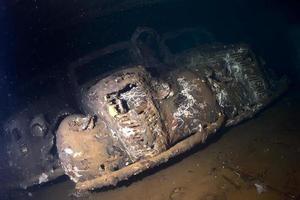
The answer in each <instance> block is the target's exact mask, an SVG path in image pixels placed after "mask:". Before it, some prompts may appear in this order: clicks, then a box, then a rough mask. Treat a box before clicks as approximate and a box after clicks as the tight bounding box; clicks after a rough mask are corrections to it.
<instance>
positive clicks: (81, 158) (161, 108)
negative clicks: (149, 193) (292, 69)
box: [51, 28, 287, 191]
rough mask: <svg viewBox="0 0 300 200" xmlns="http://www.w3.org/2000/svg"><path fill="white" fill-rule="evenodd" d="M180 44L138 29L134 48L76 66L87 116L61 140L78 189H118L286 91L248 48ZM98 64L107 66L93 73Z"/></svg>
mask: <svg viewBox="0 0 300 200" xmlns="http://www.w3.org/2000/svg"><path fill="white" fill-rule="evenodd" d="M175 37H176V34H175V35H172V36H170V35H166V37H162V38H160V37H159V36H158V34H157V33H156V32H155V31H154V30H152V29H149V28H139V29H137V31H136V32H135V33H134V35H133V36H132V39H131V41H128V42H122V43H119V44H115V45H112V46H109V47H107V48H105V49H102V50H100V51H98V52H95V53H93V54H91V55H88V56H86V57H84V58H81V59H79V60H78V61H76V62H74V63H72V64H71V65H70V67H69V69H70V71H69V74H70V80H71V82H72V84H73V88H74V94H75V98H76V100H77V102H78V106H79V107H80V110H81V111H82V113H83V114H75V115H69V116H67V117H66V118H65V119H63V120H62V122H61V123H60V125H59V127H58V129H57V131H56V135H55V136H56V148H57V154H58V159H59V162H60V167H62V168H63V170H64V173H65V174H67V175H68V176H69V177H70V178H71V179H72V180H73V181H74V182H75V183H76V189H77V190H79V191H85V190H93V189H96V188H101V187H104V186H109V185H116V184H117V183H118V182H120V181H122V180H126V179H128V178H130V177H131V176H134V175H137V174H139V173H141V172H143V171H145V170H147V169H149V168H153V167H155V166H158V165H160V164H161V163H165V162H167V161H168V160H169V159H170V158H172V157H174V156H176V155H179V154H181V153H183V152H186V151H188V150H189V149H191V148H193V147H194V146H196V145H198V144H200V143H203V142H205V141H206V139H207V137H208V136H209V135H212V134H213V133H215V132H216V131H218V130H219V129H221V128H222V127H228V126H232V125H235V124H237V123H239V122H241V121H242V120H245V119H249V118H251V117H252V116H254V115H255V114H256V113H257V112H258V111H260V110H261V109H262V108H263V107H265V106H266V105H268V104H269V103H270V102H271V101H272V100H274V99H275V98H277V97H278V96H279V95H280V94H282V92H283V91H284V90H285V89H286V87H287V80H286V79H285V78H281V79H279V78H274V77H273V76H272V77H271V75H270V74H269V73H267V72H266V70H265V69H264V68H263V66H262V64H261V62H260V61H259V60H258V59H257V57H256V56H255V55H254V53H253V52H252V51H251V50H250V49H249V47H248V46H247V45H243V44H237V45H220V44H218V45H214V44H209V45H198V44H197V45H196V46H193V47H191V48H188V49H185V50H183V51H181V52H178V51H177V52H175V53H174V52H172V51H171V50H170V48H169V47H168V45H167V43H166V41H167V40H170V38H171V39H172V38H175ZM116 55H117V57H115V56H116ZM124 55H125V56H124ZM98 58H105V59H102V60H101V59H100V60H101V62H100V64H99V65H98V64H96V68H94V69H93V70H92V73H86V71H87V70H86V69H87V68H88V66H91V63H92V62H93V61H94V60H96V59H98ZM122 59H123V60H125V61H123V60H122ZM111 60H113V61H114V62H116V61H118V62H117V63H116V64H112V63H111V62H110V61H111ZM101 65H102V66H101ZM100 68H102V69H103V68H108V69H109V71H107V72H105V71H101V70H100V71H99V69H100ZM95 69H96V71H95ZM97 70H98V71H97ZM78 74H80V75H81V77H79V75H78ZM85 74H89V75H92V78H90V77H89V78H86V77H85V76H84V75H85ZM82 76H83V77H82ZM51 141H52V140H51Z"/></svg>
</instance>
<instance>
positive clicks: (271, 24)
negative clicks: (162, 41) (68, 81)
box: [0, 0, 300, 120]
mask: <svg viewBox="0 0 300 200" xmlns="http://www.w3.org/2000/svg"><path fill="white" fill-rule="evenodd" d="M137 2H139V3H137ZM298 13H300V3H299V1H297V0H273V1H271V0H227V1H223V0H208V1H202V0H185V1H183V0H173V1H172V0H161V1H159V0H156V1H155V0H153V1H134V0H132V1H130V0H127V1H126V0H125V1H115V0H111V1H109V0H107V1H105V0H102V1H96V0H90V1H84V0H65V1H59V0H43V1H41V0H19V1H17V0H15V1H10V2H5V1H3V0H2V1H1V0H0V29H1V31H0V44H1V46H0V94H1V99H0V111H1V113H2V114H1V117H0V120H1V119H2V118H5V117H6V116H7V115H9V113H11V112H12V111H13V110H15V109H19V108H20V107H22V106H23V104H25V103H28V102H25V99H27V101H31V99H30V98H29V100H28V98H26V96H34V95H35V94H38V91H37V90H41V89H40V88H37V89H32V90H31V91H30V92H29V93H28V92H24V91H22V89H20V88H22V86H24V85H26V84H28V83H30V82H31V81H32V80H33V79H39V77H43V76H54V77H55V76H56V77H61V78H62V79H63V78H64V76H65V74H66V66H67V63H68V62H70V61H72V60H74V59H76V58H78V57H80V56H82V55H84V54H85V53H88V52H91V51H93V50H95V49H98V48H101V47H104V46H106V45H108V44H110V43H114V42H118V41H122V40H126V39H128V38H129V37H130V35H131V33H132V32H133V31H134V29H135V28H136V27H137V26H149V27H152V28H154V29H156V30H157V31H158V32H159V33H164V32H166V31H171V30H175V29H178V28H181V27H190V26H201V27H203V28H205V29H206V30H208V31H209V32H211V33H212V34H213V35H215V37H216V38H217V40H218V41H220V42H224V43H233V42H246V43H249V44H250V45H251V46H252V47H253V48H254V50H255V51H256V53H258V54H259V55H261V56H262V57H263V58H264V59H265V60H266V62H267V64H268V65H269V66H272V67H273V68H274V69H275V70H277V71H278V72H279V73H285V74H287V75H289V76H290V78H291V80H292V81H293V84H294V85H296V84H297V81H298V79H299V77H300V67H299V65H300V17H299V14H298ZM49 84H50V85H51V84H53V83H49Z"/></svg>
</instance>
